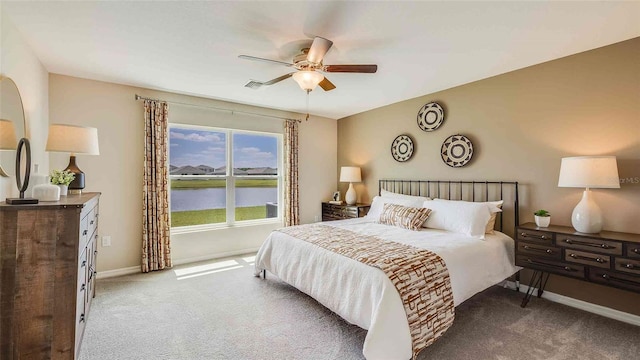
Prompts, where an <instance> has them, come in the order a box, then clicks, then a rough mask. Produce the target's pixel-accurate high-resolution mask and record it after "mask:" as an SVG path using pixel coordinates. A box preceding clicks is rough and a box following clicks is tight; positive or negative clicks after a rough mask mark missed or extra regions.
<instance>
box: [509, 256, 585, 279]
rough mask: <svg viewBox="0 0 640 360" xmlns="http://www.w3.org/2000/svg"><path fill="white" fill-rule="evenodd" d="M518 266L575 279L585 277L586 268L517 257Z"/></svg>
mask: <svg viewBox="0 0 640 360" xmlns="http://www.w3.org/2000/svg"><path fill="white" fill-rule="evenodd" d="M516 265H518V266H522V267H526V268H529V269H536V270H541V271H544V272H548V273H553V274H560V275H564V276H572V277H575V278H584V277H585V275H584V266H582V265H576V264H567V263H565V262H561V261H554V260H548V259H544V258H539V257H533V256H526V255H518V256H516Z"/></svg>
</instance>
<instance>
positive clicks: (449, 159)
mask: <svg viewBox="0 0 640 360" xmlns="http://www.w3.org/2000/svg"><path fill="white" fill-rule="evenodd" d="M440 154H441V155H442V161H444V163H445V164H447V165H449V166H451V167H463V166H465V165H467V164H468V163H469V161H471V157H473V144H472V143H471V140H469V138H467V137H466V136H464V135H451V136H449V137H448V138H447V139H446V140H445V141H444V142H443V143H442V150H440Z"/></svg>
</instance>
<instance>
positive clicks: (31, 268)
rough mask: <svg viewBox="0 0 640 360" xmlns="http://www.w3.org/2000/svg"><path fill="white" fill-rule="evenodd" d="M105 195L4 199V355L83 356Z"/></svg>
mask: <svg viewBox="0 0 640 360" xmlns="http://www.w3.org/2000/svg"><path fill="white" fill-rule="evenodd" d="M99 197H100V194H99V193H84V194H82V195H69V196H63V197H61V198H60V201H57V202H41V203H40V204H37V205H7V204H5V203H4V202H2V203H0V360H9V359H75V358H77V357H78V354H79V352H80V342H81V341H82V335H83V333H84V326H85V323H86V321H87V315H88V314H89V308H90V306H91V301H92V299H93V297H94V296H95V288H94V283H95V273H96V271H95V269H96V253H97V247H96V244H97V238H98V230H97V229H98V200H99Z"/></svg>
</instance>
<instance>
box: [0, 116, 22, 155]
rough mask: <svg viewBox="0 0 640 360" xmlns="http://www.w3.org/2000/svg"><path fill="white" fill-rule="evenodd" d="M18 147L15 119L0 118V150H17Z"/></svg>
mask: <svg viewBox="0 0 640 360" xmlns="http://www.w3.org/2000/svg"><path fill="white" fill-rule="evenodd" d="M17 147H18V141H17V137H16V128H15V127H14V126H13V121H11V120H5V119H0V150H15V149H16V148H17Z"/></svg>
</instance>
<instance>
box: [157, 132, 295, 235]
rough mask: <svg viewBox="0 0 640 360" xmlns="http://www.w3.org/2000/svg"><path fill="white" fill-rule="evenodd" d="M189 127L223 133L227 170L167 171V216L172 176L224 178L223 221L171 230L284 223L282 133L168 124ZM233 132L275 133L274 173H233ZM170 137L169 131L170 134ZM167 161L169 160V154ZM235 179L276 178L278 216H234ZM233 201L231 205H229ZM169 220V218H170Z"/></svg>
mask: <svg viewBox="0 0 640 360" xmlns="http://www.w3.org/2000/svg"><path fill="white" fill-rule="evenodd" d="M174 128H177V129H192V130H196V131H210V132H218V133H224V134H225V151H226V154H225V155H226V171H225V175H171V174H170V173H169V172H168V173H167V177H168V182H169V216H171V213H172V212H173V211H172V210H171V192H172V191H173V190H171V181H172V180H173V179H225V189H226V202H225V203H226V221H225V222H220V223H211V224H200V225H187V226H178V227H173V226H172V227H171V229H170V230H171V234H181V233H193V232H201V231H209V230H218V229H228V228H234V227H245V226H257V225H267V224H279V225H282V224H283V206H282V205H283V204H284V177H283V171H284V152H283V151H284V144H283V141H284V135H283V134H282V133H277V132H268V131H253V130H244V129H234V128H222V127H214V126H202V125H190V124H182V123H170V124H169V129H168V130H169V133H170V132H171V130H172V129H174ZM234 134H250V135H262V136H271V137H275V138H276V141H277V146H276V149H277V150H276V161H277V169H278V171H277V174H276V175H260V176H257V175H233V168H234V165H233V164H234V163H233V160H234V159H233V150H234V148H233V135H234ZM169 137H170V135H169ZM170 148H171V139H170V138H169V151H171V150H170ZM168 158H169V161H171V159H170V157H168ZM237 179H253V180H262V179H276V180H277V193H278V197H277V201H278V202H277V203H278V216H277V217H274V218H264V219H251V220H240V221H238V220H236V219H235V212H236V206H235V205H236V202H235V192H236V187H235V183H236V180H237ZM231 204H233V205H231ZM169 223H171V222H169Z"/></svg>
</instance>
